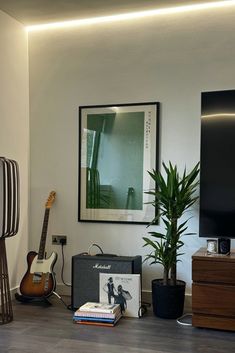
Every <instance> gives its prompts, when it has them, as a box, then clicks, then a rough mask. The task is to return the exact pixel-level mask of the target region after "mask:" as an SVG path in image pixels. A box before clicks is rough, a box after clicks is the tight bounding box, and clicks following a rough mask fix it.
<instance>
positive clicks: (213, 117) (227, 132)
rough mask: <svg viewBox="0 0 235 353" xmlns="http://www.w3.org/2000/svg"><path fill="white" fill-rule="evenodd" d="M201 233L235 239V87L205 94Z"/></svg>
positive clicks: (203, 235)
mask: <svg viewBox="0 0 235 353" xmlns="http://www.w3.org/2000/svg"><path fill="white" fill-rule="evenodd" d="M201 113H202V114H201V167H200V169H201V170H200V221H199V236H201V237H228V238H235V90H229V91H218V92H205V93H202V96H201Z"/></svg>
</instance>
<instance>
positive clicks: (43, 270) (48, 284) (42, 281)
mask: <svg viewBox="0 0 235 353" xmlns="http://www.w3.org/2000/svg"><path fill="white" fill-rule="evenodd" d="M55 195H56V193H55V191H51V193H50V195H49V197H48V199H47V202H46V204H45V214H44V221H43V227H42V234H41V240H40V246H39V251H38V253H36V252H35V251H30V252H29V253H28V255H27V264H28V269H27V272H26V273H25V275H24V277H23V279H22V281H21V284H20V292H21V294H22V295H23V296H24V297H29V298H39V297H49V296H50V295H51V294H52V293H53V291H54V289H55V286H56V280H55V275H54V272H53V267H54V265H55V262H56V260H57V254H56V253H55V252H52V254H51V256H50V257H49V258H45V245H46V237H47V227H48V221H49V214H50V209H51V206H52V204H53V202H54V200H55Z"/></svg>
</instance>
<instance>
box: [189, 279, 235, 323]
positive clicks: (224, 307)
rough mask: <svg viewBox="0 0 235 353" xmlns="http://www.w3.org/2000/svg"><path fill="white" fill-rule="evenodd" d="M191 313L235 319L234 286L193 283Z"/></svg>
mask: <svg viewBox="0 0 235 353" xmlns="http://www.w3.org/2000/svg"><path fill="white" fill-rule="evenodd" d="M192 310H193V313H200V314H209V315H223V316H229V317H234V318H235V286H229V285H220V284H204V283H197V284H195V283H193V286H192Z"/></svg>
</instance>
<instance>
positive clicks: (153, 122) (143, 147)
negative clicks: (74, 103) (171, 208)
mask: <svg viewBox="0 0 235 353" xmlns="http://www.w3.org/2000/svg"><path fill="white" fill-rule="evenodd" d="M158 122H159V103H157V102H154V103H131V104H113V105H99V106H81V107H79V187H78V189H79V197H78V199H79V200H78V220H79V221H84V222H86V221H87V222H118V223H141V224H148V223H149V222H151V221H152V220H153V218H154V217H155V208H154V207H153V206H152V205H151V204H149V202H150V201H152V200H151V195H148V194H146V193H145V192H146V191H149V190H150V189H151V188H153V187H154V185H153V181H152V179H151V178H150V176H149V174H148V171H149V170H152V169H156V168H157V167H158V158H157V157H158V145H159V138H158V135H159V134H158V129H159V128H158V126H159V124H158Z"/></svg>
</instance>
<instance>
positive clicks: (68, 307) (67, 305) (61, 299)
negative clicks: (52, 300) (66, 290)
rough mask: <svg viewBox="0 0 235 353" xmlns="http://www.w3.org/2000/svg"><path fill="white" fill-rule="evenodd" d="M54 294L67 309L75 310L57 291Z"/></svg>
mask: <svg viewBox="0 0 235 353" xmlns="http://www.w3.org/2000/svg"><path fill="white" fill-rule="evenodd" d="M53 294H54V295H55V296H56V297H57V298H58V299H59V300H60V301H61V302H62V303H63V304H64V306H65V307H66V309H68V310H73V309H72V304H66V303H65V301H64V300H63V298H62V297H61V296H60V295H59V294H58V293H56V292H55V291H54V292H53Z"/></svg>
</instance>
